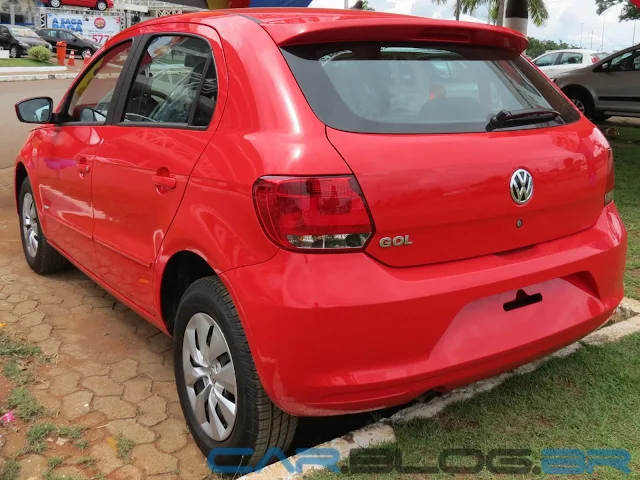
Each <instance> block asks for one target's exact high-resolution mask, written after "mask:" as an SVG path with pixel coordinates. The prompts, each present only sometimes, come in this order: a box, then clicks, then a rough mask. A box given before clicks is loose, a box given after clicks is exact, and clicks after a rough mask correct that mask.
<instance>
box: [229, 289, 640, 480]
mask: <svg viewBox="0 0 640 480" xmlns="http://www.w3.org/2000/svg"><path fill="white" fill-rule="evenodd" d="M620 307H622V309H623V310H627V311H629V312H631V313H633V314H635V315H634V316H632V317H631V318H629V319H627V320H623V321H621V322H618V323H614V324H613V325H609V326H608V327H604V328H601V329H600V330H596V331H595V332H593V333H591V334H589V335H587V336H586V337H584V338H583V339H582V340H579V341H577V342H575V343H572V344H571V345H568V346H566V347H565V348H563V349H561V350H558V351H557V352H554V353H552V354H551V355H549V356H547V357H544V358H541V359H539V360H536V361H535V362H531V363H528V364H526V365H523V366H521V367H519V368H516V369H515V370H513V371H511V372H506V373H503V374H501V375H498V376H496V377H493V378H489V379H487V380H483V381H481V382H477V383H474V384H472V385H469V386H467V387H464V388H460V389H458V390H454V391H452V392H450V393H447V394H445V395H443V396H442V397H438V398H436V399H434V400H432V401H431V402H429V403H422V404H421V403H419V404H416V405H412V406H410V407H408V408H405V409H404V410H401V411H399V412H398V413H396V414H395V415H392V416H391V418H389V419H382V420H380V421H378V422H376V423H373V424H371V425H368V426H366V427H364V428H362V429H360V430H356V431H355V432H352V433H348V434H347V435H344V436H343V437H340V438H335V439H333V440H330V441H328V442H325V443H323V444H321V445H318V446H316V447H314V448H335V449H337V450H338V451H339V452H340V461H342V460H346V459H347V458H349V452H351V450H352V449H354V448H364V447H369V446H374V445H379V444H382V443H396V436H395V432H394V430H393V427H392V425H393V424H405V423H408V422H410V421H412V420H415V419H420V418H431V417H434V416H436V415H437V414H438V413H440V412H441V411H442V410H444V409H445V408H446V407H448V406H449V405H452V404H454V403H458V402H462V401H464V400H468V399H470V398H473V397H475V396H476V395H478V394H480V393H484V392H488V391H490V390H493V389H494V388H496V387H497V386H499V385H500V384H502V383H504V381H505V380H507V379H509V378H511V377H513V376H515V375H525V374H527V373H531V372H533V371H535V370H536V369H537V368H538V367H540V366H541V365H543V364H544V363H545V362H547V361H549V360H551V359H553V358H562V357H568V356H569V355H572V354H574V353H575V352H577V351H578V350H580V349H581V348H583V345H584V344H586V345H602V344H604V343H609V342H614V341H617V340H620V339H621V338H623V337H626V336H628V335H631V334H633V333H639V332H640V302H639V301H637V300H633V299H630V298H624V299H623V300H622V302H621V304H620ZM390 424H391V425H390ZM298 457H299V456H298V455H294V456H292V457H289V459H288V460H289V461H290V462H291V463H292V464H293V465H295V461H296V460H297V459H298ZM305 458H307V457H306V456H305ZM306 467H307V468H306V469H305V470H304V473H307V472H308V471H309V470H312V469H318V470H321V469H324V467H322V466H320V465H307V466H306ZM304 473H302V474H301V473H290V472H289V471H288V470H287V469H286V468H285V466H284V465H283V463H282V462H276V463H274V464H272V465H269V466H268V467H265V468H263V469H262V470H259V471H257V472H253V473H249V474H247V475H244V476H242V477H240V478H239V479H238V480H243V479H244V480H257V479H259V480H263V479H264V480H294V479H300V478H302V476H303V474H304Z"/></svg>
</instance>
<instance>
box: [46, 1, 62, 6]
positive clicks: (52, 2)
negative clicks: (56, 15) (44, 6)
mask: <svg viewBox="0 0 640 480" xmlns="http://www.w3.org/2000/svg"><path fill="white" fill-rule="evenodd" d="M61 5H62V2H61V1H60V0H50V1H49V6H50V7H52V8H60V6H61Z"/></svg>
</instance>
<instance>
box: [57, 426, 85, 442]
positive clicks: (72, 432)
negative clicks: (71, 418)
mask: <svg viewBox="0 0 640 480" xmlns="http://www.w3.org/2000/svg"><path fill="white" fill-rule="evenodd" d="M83 431H84V428H83V427H81V426H79V425H71V426H70V427H67V426H64V425H61V426H60V427H59V429H58V435H60V436H61V437H67V438H70V439H72V440H79V439H80V438H82V432H83Z"/></svg>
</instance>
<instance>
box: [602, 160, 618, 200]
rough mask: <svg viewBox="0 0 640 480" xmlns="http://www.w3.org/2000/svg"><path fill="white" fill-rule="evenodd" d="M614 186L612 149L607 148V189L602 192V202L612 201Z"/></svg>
mask: <svg viewBox="0 0 640 480" xmlns="http://www.w3.org/2000/svg"><path fill="white" fill-rule="evenodd" d="M615 186H616V169H615V166H614V164H613V150H611V149H609V164H608V167H607V190H606V192H605V194H604V204H605V205H609V204H610V203H611V202H613V197H614V188H615Z"/></svg>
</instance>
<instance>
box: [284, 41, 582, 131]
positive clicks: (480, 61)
mask: <svg viewBox="0 0 640 480" xmlns="http://www.w3.org/2000/svg"><path fill="white" fill-rule="evenodd" d="M347 48H348V49H349V51H350V52H351V54H350V55H347V54H346V53H344V52H345V50H346V49H347ZM338 51H339V52H340V55H335V54H334V55H332V54H331V52H338ZM282 52H283V55H284V57H285V59H286V60H287V62H288V64H289V66H290V67H291V70H292V72H293V74H294V76H295V77H296V80H297V81H298V84H299V85H300V88H301V90H302V92H303V93H304V95H305V97H306V99H307V101H308V102H309V104H310V106H311V108H312V109H313V111H314V112H315V114H316V115H317V116H318V118H319V119H320V120H321V121H322V122H323V123H325V124H326V125H328V126H330V127H332V128H335V129H338V130H343V131H350V132H361V133H459V132H482V131H486V130H487V126H488V122H489V121H490V119H491V118H492V117H493V116H494V115H496V114H497V113H498V112H500V111H501V110H507V111H518V110H525V109H540V108H543V109H553V110H557V111H558V112H560V114H561V116H560V117H559V118H557V119H556V120H553V121H552V122H549V123H542V124H541V123H536V124H534V125H527V126H526V127H523V128H536V127H539V126H550V125H558V124H564V123H568V122H573V121H576V120H578V119H579V118H580V117H579V115H578V114H577V112H576V111H575V109H574V108H573V107H572V106H571V104H570V103H569V102H567V101H566V99H564V97H563V96H562V95H561V94H560V93H558V92H557V91H556V90H555V89H554V87H553V85H551V84H550V83H549V81H548V79H546V77H545V76H544V75H543V74H541V73H540V72H539V71H538V70H536V69H535V68H534V67H533V66H532V65H531V64H530V63H529V62H528V61H527V60H525V59H524V58H522V57H521V56H520V55H518V54H517V53H514V52H511V51H507V50H503V49H497V48H490V47H460V46H437V47H436V46H429V45H420V44H410V45H406V46H402V45H389V44H379V43H359V44H349V45H341V44H326V45H304V46H302V45H301V46H294V47H286V48H283V49H282Z"/></svg>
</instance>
